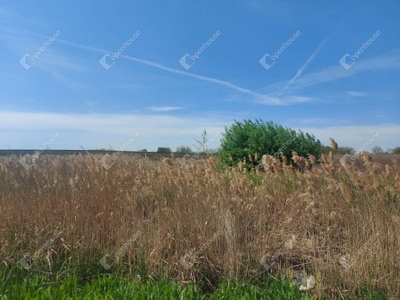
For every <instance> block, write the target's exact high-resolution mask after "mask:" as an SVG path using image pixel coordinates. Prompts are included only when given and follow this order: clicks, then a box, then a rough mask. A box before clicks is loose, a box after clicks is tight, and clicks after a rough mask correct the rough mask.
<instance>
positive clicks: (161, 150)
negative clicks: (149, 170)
mask: <svg viewBox="0 0 400 300" xmlns="http://www.w3.org/2000/svg"><path fill="white" fill-rule="evenodd" d="M157 153H172V150H171V148H169V147H158V148H157Z"/></svg>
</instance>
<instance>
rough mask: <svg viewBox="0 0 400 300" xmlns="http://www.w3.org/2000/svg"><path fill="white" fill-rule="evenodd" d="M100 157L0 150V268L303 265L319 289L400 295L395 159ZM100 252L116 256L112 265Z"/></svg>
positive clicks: (332, 293) (182, 272)
mask: <svg viewBox="0 0 400 300" xmlns="http://www.w3.org/2000/svg"><path fill="white" fill-rule="evenodd" d="M101 157H102V156H101V155H100V154H98V155H92V156H90V155H69V156H55V155H54V156H53V155H42V156H40V157H39V158H38V159H37V160H36V162H35V166H34V167H31V168H29V169H28V170H26V169H24V168H23V167H22V166H21V164H20V163H19V157H17V156H9V157H3V158H0V199H1V200H0V214H1V222H0V262H1V263H2V264H5V265H7V266H10V265H16V264H18V262H19V260H20V259H21V258H22V257H31V258H32V257H33V255H34V253H36V256H34V257H35V263H36V264H39V265H41V266H42V267H43V269H47V270H49V271H51V270H52V268H54V266H56V265H57V266H60V265H61V263H62V262H69V263H70V264H71V265H85V266H87V273H88V274H91V272H93V273H94V270H95V269H96V268H97V270H103V271H107V272H117V273H118V272H119V273H120V274H121V275H129V274H130V275H132V274H135V276H136V277H137V279H138V280H140V276H148V277H150V278H153V277H157V276H166V277H168V278H170V279H172V280H177V281H181V282H188V281H195V282H203V283H205V284H208V285H210V286H212V285H213V284H214V283H215V282H216V281H217V280H218V279H220V278H223V277H229V278H235V279H241V280H254V279H256V278H258V277H259V276H260V275H261V274H263V273H267V272H268V273H272V274H285V275H287V276H291V277H293V275H294V273H295V272H297V271H302V270H305V271H306V272H307V274H308V275H313V276H314V277H315V280H316V285H315V287H314V288H312V289H311V290H310V293H311V295H314V296H315V297H322V295H328V296H329V297H331V298H339V297H341V296H342V295H345V294H346V293H349V292H354V291H355V290H356V289H358V288H361V287H364V286H368V287H371V288H372V289H373V290H378V291H382V292H383V293H384V294H385V295H387V296H390V297H393V299H396V298H397V299H400V262H399V256H400V230H399V228H400V158H399V156H395V155H391V156H385V157H383V158H380V159H376V157H372V161H370V159H368V158H367V159H366V160H365V161H364V162H362V161H357V163H356V164H355V165H354V166H352V167H351V168H350V169H348V170H347V169H345V168H344V167H343V166H342V165H341V164H340V163H338V158H337V157H333V155H325V156H323V157H322V158H321V159H320V161H319V163H318V164H317V161H316V160H315V159H314V158H313V157H311V158H309V160H303V161H297V163H298V164H304V165H306V166H307V168H302V169H303V171H301V170H299V169H298V168H293V167H290V166H288V165H284V164H282V163H281V162H280V161H279V160H276V159H274V158H272V157H264V159H263V161H264V165H267V166H265V171H262V170H261V169H255V170H252V171H246V169H244V168H243V167H242V166H240V165H239V166H238V167H237V168H226V169H225V168H222V167H221V166H220V164H219V163H218V161H217V159H216V158H215V157H211V158H209V159H207V160H194V161H189V160H188V161H187V164H183V163H182V162H180V161H179V159H176V158H173V157H171V158H168V159H164V160H163V161H159V160H149V159H145V158H140V157H135V156H132V155H124V154H121V155H120V156H119V157H118V159H116V161H115V164H114V165H112V166H111V167H110V168H109V169H108V170H106V169H105V168H104V167H103V166H102V165H101V164H100V163H99V160H100V159H101ZM379 161H381V163H379ZM303 167H304V166H303ZM310 168H311V170H310ZM106 253H108V254H110V255H111V254H112V253H117V254H118V255H116V256H114V258H116V257H117V256H118V259H117V260H115V264H114V265H112V266H111V267H110V268H109V269H108V270H105V269H103V268H102V266H101V264H100V263H99V260H100V259H101V258H102V257H103V256H104V255H105V254H106ZM110 265H111V264H110ZM143 265H145V267H144V266H143ZM139 269H140V270H142V273H143V269H145V270H146V274H136V273H135V272H136V270H139Z"/></svg>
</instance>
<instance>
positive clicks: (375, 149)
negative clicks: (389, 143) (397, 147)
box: [371, 146, 383, 154]
mask: <svg viewBox="0 0 400 300" xmlns="http://www.w3.org/2000/svg"><path fill="white" fill-rule="evenodd" d="M371 152H372V153H373V154H382V153H383V149H382V148H381V147H379V146H375V147H373V148H372V149H371Z"/></svg>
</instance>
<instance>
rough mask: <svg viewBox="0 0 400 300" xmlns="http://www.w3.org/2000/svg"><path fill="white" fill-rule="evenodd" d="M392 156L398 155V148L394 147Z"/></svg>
mask: <svg viewBox="0 0 400 300" xmlns="http://www.w3.org/2000/svg"><path fill="white" fill-rule="evenodd" d="M392 153H393V154H400V147H396V148H394V149H393V151H392Z"/></svg>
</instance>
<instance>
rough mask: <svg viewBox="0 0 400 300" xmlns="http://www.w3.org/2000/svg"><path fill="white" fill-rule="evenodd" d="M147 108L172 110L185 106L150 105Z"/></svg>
mask: <svg viewBox="0 0 400 300" xmlns="http://www.w3.org/2000/svg"><path fill="white" fill-rule="evenodd" d="M146 109H149V110H152V111H171V110H179V109H183V107H181V106H149V107H146Z"/></svg>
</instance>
